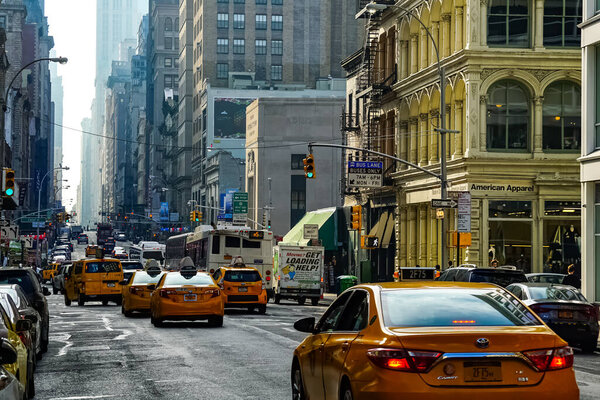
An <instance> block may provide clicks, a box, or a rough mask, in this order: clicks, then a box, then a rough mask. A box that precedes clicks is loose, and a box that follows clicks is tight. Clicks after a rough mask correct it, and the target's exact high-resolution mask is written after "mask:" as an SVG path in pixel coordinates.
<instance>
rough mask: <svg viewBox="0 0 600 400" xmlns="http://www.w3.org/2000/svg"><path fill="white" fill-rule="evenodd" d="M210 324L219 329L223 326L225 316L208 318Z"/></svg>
mask: <svg viewBox="0 0 600 400" xmlns="http://www.w3.org/2000/svg"><path fill="white" fill-rule="evenodd" d="M208 324H209V325H210V326H214V327H217V328H219V327H221V326H223V316H222V315H213V316H212V317H208Z"/></svg>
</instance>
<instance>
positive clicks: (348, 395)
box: [340, 380, 354, 400]
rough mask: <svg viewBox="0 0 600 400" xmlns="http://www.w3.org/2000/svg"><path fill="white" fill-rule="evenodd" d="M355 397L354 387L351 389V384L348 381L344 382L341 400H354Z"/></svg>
mask: <svg viewBox="0 0 600 400" xmlns="http://www.w3.org/2000/svg"><path fill="white" fill-rule="evenodd" d="M353 399H354V396H353V395H352V387H350V382H348V381H347V380H344V381H342V388H341V389H340V400H353Z"/></svg>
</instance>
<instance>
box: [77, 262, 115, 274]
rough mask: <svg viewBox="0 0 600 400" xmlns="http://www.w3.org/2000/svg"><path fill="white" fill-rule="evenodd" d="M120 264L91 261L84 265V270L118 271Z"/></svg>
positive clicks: (98, 271) (89, 271)
mask: <svg viewBox="0 0 600 400" xmlns="http://www.w3.org/2000/svg"><path fill="white" fill-rule="evenodd" d="M120 271H121V265H120V264H119V263H116V262H91V263H87V264H86V265H85V272H88V273H91V274H94V273H106V272H120Z"/></svg>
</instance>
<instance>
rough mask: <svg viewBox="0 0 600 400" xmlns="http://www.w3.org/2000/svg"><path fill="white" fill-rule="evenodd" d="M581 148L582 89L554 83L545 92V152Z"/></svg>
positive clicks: (564, 82)
mask: <svg viewBox="0 0 600 400" xmlns="http://www.w3.org/2000/svg"><path fill="white" fill-rule="evenodd" d="M580 146H581V89H580V88H579V85H577V84H575V83H573V82H569V81H560V82H554V83H553V84H551V85H550V86H548V88H547V89H546V91H545V92H544V133H543V140H542V147H543V148H544V150H579V149H580Z"/></svg>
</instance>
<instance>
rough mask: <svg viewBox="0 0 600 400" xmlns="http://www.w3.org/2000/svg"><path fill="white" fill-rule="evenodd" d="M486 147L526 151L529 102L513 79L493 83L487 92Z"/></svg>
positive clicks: (523, 91)
mask: <svg viewBox="0 0 600 400" xmlns="http://www.w3.org/2000/svg"><path fill="white" fill-rule="evenodd" d="M488 97H489V98H488V105H487V148H488V149H490V150H527V147H528V143H529V105H528V100H527V95H526V92H525V90H523V88H522V87H521V86H520V85H519V84H518V83H516V82H514V81H510V80H505V81H500V82H496V83H495V84H494V85H492V87H491V88H490V90H489V92H488Z"/></svg>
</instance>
